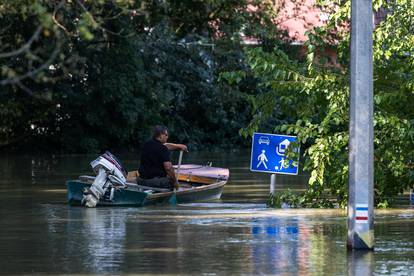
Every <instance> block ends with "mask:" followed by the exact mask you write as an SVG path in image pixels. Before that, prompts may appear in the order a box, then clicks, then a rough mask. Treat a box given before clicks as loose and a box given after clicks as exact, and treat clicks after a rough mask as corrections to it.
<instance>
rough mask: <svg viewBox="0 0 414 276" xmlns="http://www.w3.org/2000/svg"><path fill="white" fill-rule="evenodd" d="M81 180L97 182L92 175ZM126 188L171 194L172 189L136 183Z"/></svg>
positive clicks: (84, 176)
mask: <svg viewBox="0 0 414 276" xmlns="http://www.w3.org/2000/svg"><path fill="white" fill-rule="evenodd" d="M79 180H80V181H82V182H86V183H91V184H92V183H93V181H94V180H95V177H94V176H90V175H81V176H79ZM126 187H128V188H132V189H133V190H138V191H145V190H153V191H155V192H170V189H166V188H157V187H150V186H144V185H138V184H136V183H131V182H126Z"/></svg>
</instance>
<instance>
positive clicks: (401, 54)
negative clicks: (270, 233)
mask: <svg viewBox="0 0 414 276" xmlns="http://www.w3.org/2000/svg"><path fill="white" fill-rule="evenodd" d="M321 2H322V1H321ZM332 4H337V6H336V7H337V9H336V12H335V13H334V14H332V15H331V16H330V22H329V24H327V26H325V27H323V28H316V29H315V30H314V31H313V32H312V33H310V34H309V37H310V39H309V41H308V42H307V43H306V46H307V49H308V53H307V61H306V62H301V61H300V60H298V59H296V58H295V57H291V56H288V55H286V54H285V52H284V51H282V50H281V49H280V48H276V49H274V50H273V51H264V50H263V49H261V48H257V49H248V50H247V55H248V57H249V64H250V70H249V71H248V72H241V71H239V72H233V73H232V74H233V75H232V76H233V78H230V79H233V80H234V76H238V77H240V76H245V75H251V76H253V77H255V78H256V79H257V80H258V81H259V85H260V86H261V87H263V88H264V89H263V92H262V93H260V94H258V95H257V96H256V97H255V98H254V99H253V100H252V103H253V105H252V106H253V120H252V121H251V123H250V125H249V126H248V128H246V129H245V131H244V134H245V135H247V134H250V133H252V132H253V131H255V130H257V129H258V128H259V127H260V126H262V125H263V123H266V122H268V120H278V122H279V124H278V125H277V126H276V127H275V128H274V131H277V132H284V133H287V134H295V135H297V136H298V139H299V141H300V142H301V143H302V147H303V148H305V150H304V155H305V165H304V169H305V170H308V171H310V180H309V189H308V191H307V192H306V193H305V194H304V195H303V196H302V198H301V201H300V202H301V204H302V205H307V206H315V205H319V206H321V205H324V206H330V205H331V204H330V201H329V200H327V199H328V198H329V197H330V196H334V197H335V198H336V199H337V201H338V203H339V204H340V206H345V205H346V201H347V189H348V138H349V133H348V124H349V84H348V80H349V71H348V62H349V39H350V37H349V32H344V27H343V26H346V22H349V16H350V10H349V9H350V1H329V7H332ZM374 7H375V9H376V10H378V9H383V10H385V11H388V14H387V16H386V17H385V19H384V20H383V21H382V22H381V23H380V24H379V25H378V26H377V28H376V30H375V33H374V102H375V108H374V109H375V112H374V126H375V127H374V128H375V131H374V132H375V140H374V144H375V180H374V182H375V202H376V203H377V205H378V206H388V205H389V203H390V202H391V197H392V196H395V195H397V194H399V193H402V192H403V191H404V190H406V189H407V188H408V187H410V186H412V185H413V183H414V167H413V162H414V160H413V156H414V126H413V124H414V120H413V118H414V110H413V109H412V106H413V104H414V86H413V75H414V67H413V65H414V43H413V42H414V36H413V26H414V25H413V22H414V9H413V7H412V3H411V1H406V0H398V1H388V2H385V1H384V2H383V1H374ZM332 38H335V39H332ZM333 41H336V42H335V43H334V44H332V42H333ZM328 47H330V48H332V47H333V48H334V49H335V50H336V52H337V55H338V61H339V63H340V66H329V65H328V64H327V63H326V60H325V59H324V58H323V56H322V57H321V55H320V53H322V54H323V53H324V52H325V49H327V48H328ZM318 54H319V56H318ZM317 57H318V58H317Z"/></svg>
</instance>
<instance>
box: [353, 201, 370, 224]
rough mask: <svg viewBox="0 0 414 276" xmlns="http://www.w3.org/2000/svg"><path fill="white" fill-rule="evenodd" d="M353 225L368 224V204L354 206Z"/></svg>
mask: <svg viewBox="0 0 414 276" xmlns="http://www.w3.org/2000/svg"><path fill="white" fill-rule="evenodd" d="M355 223H368V204H357V205H356V208H355Z"/></svg>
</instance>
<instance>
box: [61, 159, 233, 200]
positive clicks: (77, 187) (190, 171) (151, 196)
mask: <svg viewBox="0 0 414 276" xmlns="http://www.w3.org/2000/svg"><path fill="white" fill-rule="evenodd" d="M174 167H175V169H177V166H174ZM136 173H137V172H133V173H128V177H127V181H126V182H125V185H123V186H114V187H113V188H111V189H108V191H107V192H106V193H105V194H104V195H103V196H102V197H101V198H100V199H99V201H98V203H97V205H98V206H147V205H152V204H168V203H169V200H170V198H171V197H172V196H175V197H176V202H177V203H189V202H194V201H204V200H212V199H219V198H220V197H221V194H222V192H223V187H224V185H225V184H226V183H227V180H228V178H229V170H228V169H225V168H217V167H211V166H201V165H195V164H185V165H181V166H180V171H179V176H178V180H179V183H180V188H179V189H178V190H177V191H175V192H173V191H170V190H168V189H162V188H154V187H148V186H142V185H138V184H136V183H134V182H132V181H133V178H134V176H135V177H136ZM94 181H95V177H93V176H80V177H79V179H78V180H69V181H67V182H66V186H67V196H68V202H69V204H71V205H82V199H83V197H84V194H85V189H86V190H87V189H89V188H90V187H91V185H92V183H93V182H94Z"/></svg>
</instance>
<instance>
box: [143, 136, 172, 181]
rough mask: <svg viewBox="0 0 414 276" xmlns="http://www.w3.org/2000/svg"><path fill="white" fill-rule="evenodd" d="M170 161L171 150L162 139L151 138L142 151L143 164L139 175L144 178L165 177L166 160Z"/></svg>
mask: <svg viewBox="0 0 414 276" xmlns="http://www.w3.org/2000/svg"><path fill="white" fill-rule="evenodd" d="M168 161H170V152H169V151H168V148H167V147H166V146H164V145H163V144H162V143H161V142H160V141H158V140H156V139H152V140H149V141H148V142H146V143H145V144H144V146H143V147H142V151H141V164H140V166H139V169H138V171H139V175H140V177H141V178H143V179H150V178H154V177H165V176H167V173H166V172H165V169H164V162H168Z"/></svg>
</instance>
